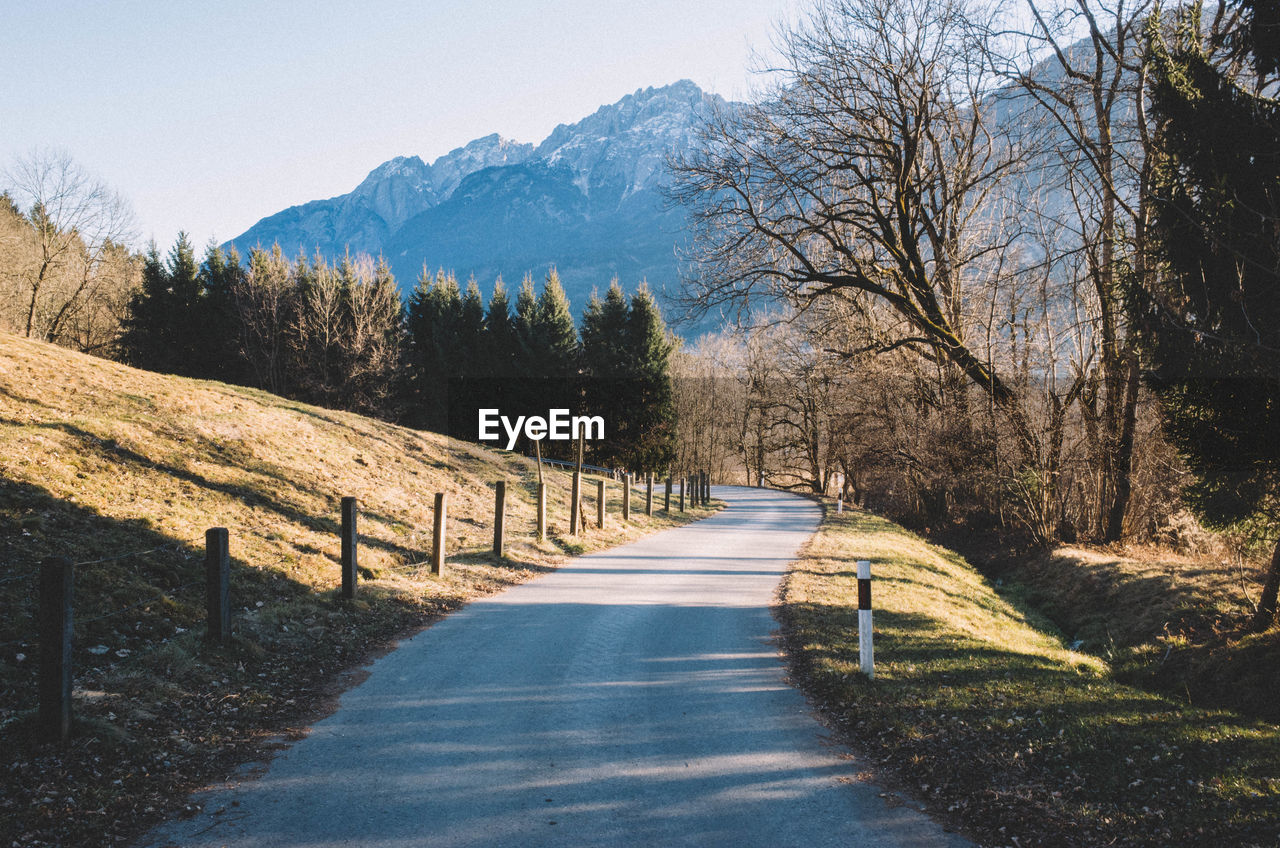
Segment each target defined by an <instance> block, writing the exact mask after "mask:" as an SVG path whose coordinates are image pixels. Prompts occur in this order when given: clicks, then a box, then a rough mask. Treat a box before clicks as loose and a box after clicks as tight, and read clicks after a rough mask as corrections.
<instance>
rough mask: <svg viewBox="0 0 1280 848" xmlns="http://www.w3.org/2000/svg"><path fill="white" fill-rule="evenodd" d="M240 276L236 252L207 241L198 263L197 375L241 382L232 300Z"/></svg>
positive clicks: (241, 362)
mask: <svg viewBox="0 0 1280 848" xmlns="http://www.w3.org/2000/svg"><path fill="white" fill-rule="evenodd" d="M244 276H245V270H244V267H243V266H242V265H241V264H240V254H239V252H237V251H236V249H235V248H234V247H232V248H231V249H230V250H229V251H227V252H225V253H224V252H223V250H222V248H220V247H218V246H217V245H216V244H212V243H211V244H210V245H209V247H208V249H207V250H206V251H205V257H204V262H202V263H201V265H200V288H201V292H202V296H203V304H202V308H201V332H202V336H203V338H204V342H203V351H202V358H203V361H204V364H203V366H202V372H203V373H202V374H201V376H204V377H207V378H209V379H213V380H222V381H224V382H228V383H242V382H244V381H245V380H246V379H247V377H248V372H247V370H246V366H245V362H244V357H243V354H242V353H241V349H240V326H239V319H238V316H237V314H236V302H235V292H236V290H237V288H238V287H241V286H243V284H244Z"/></svg>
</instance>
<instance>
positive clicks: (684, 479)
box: [680, 477, 689, 512]
mask: <svg viewBox="0 0 1280 848" xmlns="http://www.w3.org/2000/svg"><path fill="white" fill-rule="evenodd" d="M688 481H689V478H688V477H681V478H680V511H681V512H684V490H685V485H686V484H687V483H688Z"/></svg>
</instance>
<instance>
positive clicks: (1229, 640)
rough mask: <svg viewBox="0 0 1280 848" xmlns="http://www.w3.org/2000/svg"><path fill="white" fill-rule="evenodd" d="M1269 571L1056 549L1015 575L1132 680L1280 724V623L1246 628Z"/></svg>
mask: <svg viewBox="0 0 1280 848" xmlns="http://www.w3.org/2000/svg"><path fill="white" fill-rule="evenodd" d="M1262 571H1263V565H1262V564H1260V563H1249V564H1239V563H1236V562H1233V561H1232V560H1229V559H1224V558H1222V557H1216V558H1214V557H1204V556H1200V557H1185V556H1179V555H1176V554H1173V553H1171V552H1169V551H1167V550H1163V549H1159V548H1153V547H1141V548H1133V547H1130V548H1126V549H1123V550H1089V549H1082V548H1058V549H1057V550H1054V551H1052V552H1050V553H1047V554H1044V555H1042V556H1040V557H1037V558H1035V559H1032V560H1030V561H1029V562H1026V563H1023V564H1021V566H1020V567H1019V568H1017V569H1016V570H1011V571H1010V578H1011V579H1012V580H1015V581H1016V584H1014V586H1013V588H1014V589H1015V591H1017V592H1018V593H1019V594H1020V595H1021V596H1022V597H1023V598H1025V600H1026V601H1027V602H1028V603H1029V604H1032V605H1034V606H1035V607H1036V608H1037V609H1040V610H1043V611H1044V613H1045V614H1046V615H1047V616H1048V617H1049V618H1050V619H1051V620H1052V621H1053V622H1054V623H1055V625H1057V627H1058V628H1059V629H1061V630H1062V632H1063V633H1064V634H1065V635H1066V639H1067V641H1068V642H1069V643H1070V644H1073V645H1076V646H1078V647H1079V648H1080V650H1083V651H1089V652H1090V653H1093V654H1096V655H1098V656H1100V657H1102V658H1103V659H1105V660H1106V661H1107V662H1108V663H1109V664H1110V665H1111V666H1112V668H1113V669H1114V670H1115V672H1116V674H1117V675H1118V676H1119V677H1121V678H1123V679H1125V680H1127V681H1129V682H1133V683H1138V684H1141V685H1143V686H1147V687H1149V688H1155V689H1158V690H1160V691H1165V692H1169V693H1171V694H1173V695H1174V696H1175V697H1180V698H1183V699H1189V700H1191V701H1192V702H1194V703H1197V704H1210V705H1215V706H1223V707H1228V708H1231V709H1235V710H1238V711H1241V712H1244V713H1246V714H1248V715H1252V716H1255V717H1258V718H1263V719H1266V720H1267V721H1271V722H1280V697H1277V693H1278V692H1280V627H1272V628H1271V629H1270V630H1268V631H1267V632H1265V633H1251V632H1249V631H1248V629H1247V624H1248V621H1249V618H1250V617H1251V615H1252V613H1253V605H1252V600H1253V597H1251V596H1253V595H1256V587H1257V586H1258V585H1259V584H1260V583H1261V577H1262Z"/></svg>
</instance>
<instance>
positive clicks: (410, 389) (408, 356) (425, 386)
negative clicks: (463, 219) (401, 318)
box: [404, 268, 462, 433]
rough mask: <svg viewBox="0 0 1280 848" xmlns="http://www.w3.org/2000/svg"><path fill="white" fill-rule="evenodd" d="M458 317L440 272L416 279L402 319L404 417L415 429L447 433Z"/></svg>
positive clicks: (450, 284)
mask: <svg viewBox="0 0 1280 848" xmlns="http://www.w3.org/2000/svg"><path fill="white" fill-rule="evenodd" d="M461 315H462V298H461V296H460V295H459V292H458V281H457V279H456V278H455V277H454V276H453V274H446V273H445V271H444V269H440V270H439V271H437V272H436V275H435V277H434V278H433V277H431V275H430V274H429V272H428V271H427V270H426V268H423V271H422V274H421V275H420V276H419V277H418V282H417V285H416V286H415V287H414V290H413V294H412V295H410V297H409V305H408V309H407V311H406V320H405V330H406V333H405V347H406V349H405V357H404V360H405V368H406V374H405V389H404V399H405V415H406V420H407V421H408V422H409V423H410V424H412V425H413V426H415V427H424V428H427V429H431V430H435V431H436V432H440V433H443V432H447V430H448V424H449V414H448V400H449V399H448V388H449V377H450V376H451V375H453V374H454V373H456V369H457V367H458V364H459V360H460V354H459V351H458V348H457V344H456V341H457V333H456V329H457V327H458V324H459V321H460V319H461Z"/></svg>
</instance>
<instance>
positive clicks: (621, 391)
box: [581, 279, 637, 465]
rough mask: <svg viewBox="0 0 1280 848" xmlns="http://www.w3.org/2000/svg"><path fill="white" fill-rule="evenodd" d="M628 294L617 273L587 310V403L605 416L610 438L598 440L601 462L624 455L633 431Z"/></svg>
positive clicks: (583, 358)
mask: <svg viewBox="0 0 1280 848" xmlns="http://www.w3.org/2000/svg"><path fill="white" fill-rule="evenodd" d="M628 321H629V309H628V307H627V298H626V295H625V294H624V293H623V291H622V287H621V286H620V285H619V284H618V281H617V279H614V281H613V283H612V284H611V285H610V286H609V291H608V293H607V294H606V295H605V297H604V299H603V300H602V299H601V298H600V297H599V296H598V295H596V294H594V293H593V294H592V296H591V301H590V302H589V303H588V304H587V308H586V310H585V311H584V312H583V315H582V332H581V335H582V354H581V368H582V374H583V383H582V395H583V406H584V408H585V409H586V410H587V411H588V413H589V414H591V415H600V416H602V417H603V418H604V421H605V438H604V439H603V440H601V441H599V442H596V443H594V444H593V445H592V446H591V448H592V456H593V458H594V460H595V461H596V462H598V463H600V464H601V465H615V464H617V463H620V462H622V461H623V459H624V455H625V454H626V452H627V445H628V443H629V442H630V440H631V439H632V438H633V436H634V432H633V430H634V426H633V418H634V414H635V410H634V407H633V399H632V393H633V388H634V387H633V386H632V385H631V384H632V382H633V381H634V378H635V377H636V376H637V374H636V371H635V367H634V365H635V363H634V358H633V351H632V350H631V349H630V347H629V345H628V331H627V325H628Z"/></svg>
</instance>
